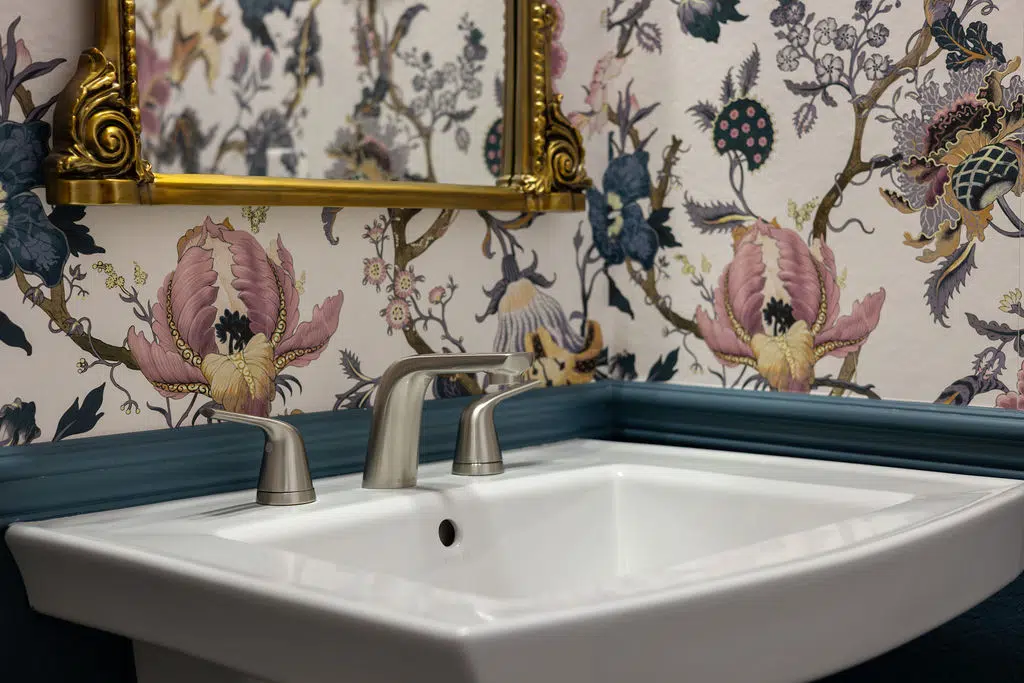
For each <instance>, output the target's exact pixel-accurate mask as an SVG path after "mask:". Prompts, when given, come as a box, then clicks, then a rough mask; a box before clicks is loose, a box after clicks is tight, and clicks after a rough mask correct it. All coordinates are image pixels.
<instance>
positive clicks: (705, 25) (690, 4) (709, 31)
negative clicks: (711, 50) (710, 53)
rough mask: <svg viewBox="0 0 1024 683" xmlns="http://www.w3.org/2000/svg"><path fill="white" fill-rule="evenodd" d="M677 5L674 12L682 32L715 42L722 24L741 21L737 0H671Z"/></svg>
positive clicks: (719, 34) (743, 17)
mask: <svg viewBox="0 0 1024 683" xmlns="http://www.w3.org/2000/svg"><path fill="white" fill-rule="evenodd" d="M672 2H674V3H676V5H678V8H677V9H676V14H677V15H678V17H679V26H680V28H682V30H683V33H686V34H689V35H691V36H696V37H698V38H703V39H704V40H706V41H708V42H711V43H717V42H718V39H719V37H721V35H722V26H721V25H722V24H724V23H726V22H727V21H743V20H744V19H746V17H745V16H743V15H742V14H740V13H739V10H738V9H737V6H738V5H739V0H672Z"/></svg>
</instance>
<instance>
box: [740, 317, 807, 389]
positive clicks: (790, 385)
mask: <svg viewBox="0 0 1024 683" xmlns="http://www.w3.org/2000/svg"><path fill="white" fill-rule="evenodd" d="M750 348H751V349H752V350H753V352H754V359H755V360H756V361H757V371H758V372H759V373H761V376H762V377H764V378H765V380H767V381H768V383H769V384H770V385H772V387H774V388H776V389H778V390H780V391H808V390H809V389H810V387H811V381H812V380H813V379H814V337H813V335H811V331H810V329H809V328H808V327H807V323H806V322H804V321H803V320H798V321H796V323H794V324H793V326H792V327H790V328H789V330H788V331H787V332H786V333H785V334H784V335H780V336H777V337H769V336H768V335H765V334H756V335H754V337H753V338H752V339H751V340H750Z"/></svg>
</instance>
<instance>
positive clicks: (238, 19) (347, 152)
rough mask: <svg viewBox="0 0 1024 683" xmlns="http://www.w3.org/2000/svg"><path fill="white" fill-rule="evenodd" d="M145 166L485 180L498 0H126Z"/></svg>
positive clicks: (496, 123)
mask: <svg viewBox="0 0 1024 683" xmlns="http://www.w3.org/2000/svg"><path fill="white" fill-rule="evenodd" d="M137 10H138V16H137V27H136V30H137V37H136V49H137V60H138V80H139V90H140V93H139V95H140V107H141V110H142V129H143V136H142V137H143V147H144V153H145V156H146V158H147V159H148V160H149V161H150V162H151V163H152V164H153V169H154V171H156V172H158V173H212V174H228V175H257V176H273V177H282V178H317V179H319V178H332V179H346V180H366V181H384V180H411V181H421V182H443V183H463V184H473V185H494V182H495V179H496V178H497V176H498V175H499V174H500V156H501V134H502V118H501V117H502V102H501V98H502V79H503V77H504V68H505V64H504V61H505V60H504V46H505V39H504V16H505V3H504V0H431V1H430V2H410V1H408V0H139V2H138V6H137Z"/></svg>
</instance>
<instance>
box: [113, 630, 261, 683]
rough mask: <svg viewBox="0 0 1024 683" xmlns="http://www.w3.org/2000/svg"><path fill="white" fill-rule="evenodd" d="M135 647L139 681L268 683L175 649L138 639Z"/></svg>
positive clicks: (136, 670)
mask: <svg viewBox="0 0 1024 683" xmlns="http://www.w3.org/2000/svg"><path fill="white" fill-rule="evenodd" d="M132 648H133V649H134V651H135V677H136V680H137V681H138V683H183V681H188V683H269V681H264V680H262V679H259V678H253V677H252V676H247V675H245V674H243V673H239V672H238V671H232V670H231V669H226V668H224V667H222V666H218V665H216V664H211V663H210V662H204V661H203V660H201V659H196V658H195V657H189V656H188V655H183V654H181V653H180V652H175V651H174V650H168V649H167V648H164V647H157V646H156V645H150V644H149V643H143V642H140V641H138V640H136V641H134V642H133V643H132Z"/></svg>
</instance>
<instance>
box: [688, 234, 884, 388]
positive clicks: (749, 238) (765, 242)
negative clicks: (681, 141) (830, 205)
mask: <svg viewBox="0 0 1024 683" xmlns="http://www.w3.org/2000/svg"><path fill="white" fill-rule="evenodd" d="M736 237H737V241H736V243H735V255H734V257H733V260H732V263H730V264H729V265H728V266H727V267H726V269H725V271H724V272H723V273H722V277H721V279H720V280H719V283H718V289H716V290H715V317H714V319H712V318H711V317H710V316H709V315H708V314H707V313H706V312H705V311H704V309H703V308H702V307H698V308H697V325H698V327H699V328H700V332H701V335H702V336H703V337H704V341H705V343H707V345H708V347H709V348H710V349H711V350H712V351H713V352H714V354H715V356H716V357H717V358H718V359H719V360H721V361H722V362H723V363H725V364H726V365H730V366H735V365H747V366H749V367H752V368H754V369H755V370H757V371H758V372H759V373H760V374H761V376H763V377H764V378H765V380H767V382H768V383H769V384H770V385H771V386H772V387H774V388H776V389H779V390H780V391H802V392H806V391H809V390H810V387H811V383H812V382H813V381H814V364H815V363H817V362H818V361H819V360H821V359H822V358H824V357H825V356H839V357H845V356H846V355H847V354H849V353H850V352H852V351H856V350H857V349H859V348H860V347H861V346H862V345H863V344H864V342H865V341H867V338H868V335H870V334H871V332H872V331H873V330H874V329H875V327H876V326H877V325H878V318H879V316H880V315H881V312H882V304H883V303H884V302H885V290H884V289H880V290H878V291H877V292H875V293H874V294H869V295H868V296H866V297H865V298H864V299H863V300H862V301H857V302H854V304H853V312H852V313H851V314H850V315H847V316H842V317H840V316H839V285H838V284H837V283H836V272H835V270H836V265H835V257H834V256H833V254H832V250H831V249H829V248H828V246H826V245H825V243H824V242H821V241H820V240H816V241H815V243H814V245H813V247H810V248H809V247H808V246H807V244H806V243H805V242H804V240H803V239H801V237H800V235H799V234H797V233H796V232H795V231H793V230H786V229H783V228H780V227H779V226H778V225H776V224H771V223H764V222H762V221H758V222H757V223H756V224H754V225H752V226H750V227H748V228H741V229H740V230H738V231H737V235H736Z"/></svg>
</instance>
